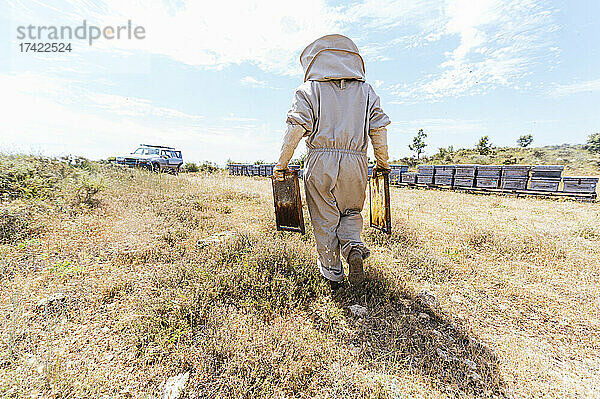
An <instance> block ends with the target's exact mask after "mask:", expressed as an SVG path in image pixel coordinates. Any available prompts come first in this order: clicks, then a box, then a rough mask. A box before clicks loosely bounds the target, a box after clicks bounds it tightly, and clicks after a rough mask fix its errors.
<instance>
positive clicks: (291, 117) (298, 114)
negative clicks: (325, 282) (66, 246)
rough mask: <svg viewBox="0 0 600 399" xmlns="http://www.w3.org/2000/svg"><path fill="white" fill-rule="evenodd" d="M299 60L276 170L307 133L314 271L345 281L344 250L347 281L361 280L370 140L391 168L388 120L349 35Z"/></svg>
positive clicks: (318, 45) (328, 40)
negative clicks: (300, 76) (299, 80)
mask: <svg viewBox="0 0 600 399" xmlns="http://www.w3.org/2000/svg"><path fill="white" fill-rule="evenodd" d="M300 62H301V64H302V67H303V69H304V83H303V84H302V85H301V86H300V87H298V88H297V89H296V93H295V95H294V100H293V103H292V108H291V109H290V111H289V112H288V114H287V124H288V128H287V133H286V135H285V138H284V144H283V147H282V149H281V155H280V158H279V162H278V164H277V166H276V167H275V170H276V174H277V173H278V172H279V171H281V170H285V169H286V168H287V165H288V162H289V160H290V159H291V157H292V155H293V153H294V149H295V148H296V146H297V145H298V143H299V141H300V139H301V138H302V137H306V146H307V149H308V155H307V157H306V162H305V172H304V187H305V191H306V201H307V203H308V210H309V213H310V217H311V223H312V226H313V230H314V233H315V240H316V243H317V252H318V254H319V257H318V265H319V269H320V271H321V273H322V275H323V276H324V277H325V278H327V279H329V280H330V281H332V282H340V281H342V280H343V279H344V269H343V267H342V263H341V261H340V253H341V255H342V256H343V257H344V258H345V259H347V260H348V263H349V265H350V274H349V280H350V281H351V282H353V283H356V282H360V281H362V278H363V259H366V258H367V257H368V256H369V254H370V252H369V249H368V248H367V247H366V246H365V244H364V243H363V241H362V240H361V237H360V233H361V230H362V224H363V220H362V216H361V211H362V209H363V205H364V202H365V190H366V185H367V146H368V140H369V138H370V139H371V142H372V144H373V149H374V153H375V157H376V159H377V167H378V168H381V169H389V165H388V155H387V137H386V135H387V131H386V129H385V127H386V126H387V125H388V124H389V123H390V120H389V118H388V116H387V115H386V114H385V113H384V112H383V110H382V109H381V107H380V105H379V96H378V95H377V94H375V91H374V90H373V88H372V87H371V85H369V84H368V83H366V82H365V68H364V62H363V59H362V57H361V56H360V55H359V53H358V48H357V47H356V45H355V44H354V42H352V40H350V39H349V38H347V37H345V36H342V35H327V36H323V37H322V38H320V39H317V40H315V41H314V42H313V43H311V44H310V45H309V46H308V47H306V48H305V49H304V51H303V52H302V54H301V55H300ZM279 173H280V172H279ZM333 285H335V284H333Z"/></svg>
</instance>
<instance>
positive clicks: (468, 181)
mask: <svg viewBox="0 0 600 399" xmlns="http://www.w3.org/2000/svg"><path fill="white" fill-rule="evenodd" d="M474 182H475V179H474V178H473V177H463V176H454V187H473V183H474Z"/></svg>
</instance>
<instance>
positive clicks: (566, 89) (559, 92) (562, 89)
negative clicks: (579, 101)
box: [550, 79, 600, 97]
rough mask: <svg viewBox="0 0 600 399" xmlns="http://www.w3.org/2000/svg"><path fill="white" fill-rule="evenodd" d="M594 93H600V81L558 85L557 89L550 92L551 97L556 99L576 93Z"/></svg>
mask: <svg viewBox="0 0 600 399" xmlns="http://www.w3.org/2000/svg"><path fill="white" fill-rule="evenodd" d="M593 91H600V79H597V80H588V81H585V82H577V83H571V84H567V85H557V86H556V87H554V88H553V89H551V90H550V95H552V96H554V97H563V96H570V95H572V94H576V93H583V92H593Z"/></svg>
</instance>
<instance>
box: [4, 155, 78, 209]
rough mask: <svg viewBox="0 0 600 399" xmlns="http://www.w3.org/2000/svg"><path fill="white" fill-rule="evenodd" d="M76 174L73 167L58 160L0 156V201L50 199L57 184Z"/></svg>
mask: <svg viewBox="0 0 600 399" xmlns="http://www.w3.org/2000/svg"><path fill="white" fill-rule="evenodd" d="M75 175H76V172H75V170H74V168H72V167H70V166H69V165H67V164H65V163H64V162H59V161H57V160H53V159H47V158H42V157H32V156H21V155H18V156H3V155H0V198H3V199H5V200H10V199H17V198H29V199H46V198H50V197H53V196H54V195H55V193H56V191H57V185H58V184H59V182H61V181H62V180H64V179H65V178H67V177H71V176H75Z"/></svg>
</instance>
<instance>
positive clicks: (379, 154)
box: [369, 127, 391, 171]
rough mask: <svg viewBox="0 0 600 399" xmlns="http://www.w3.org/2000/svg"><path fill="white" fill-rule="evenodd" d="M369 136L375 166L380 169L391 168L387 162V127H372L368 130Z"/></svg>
mask: <svg viewBox="0 0 600 399" xmlns="http://www.w3.org/2000/svg"><path fill="white" fill-rule="evenodd" d="M369 137H370V138H371V144H373V153H374V154H375V160H376V161H377V165H376V166H375V167H376V168H377V169H380V170H388V171H389V170H391V168H390V164H389V163H388V160H389V156H388V145H387V129H386V128H385V127H380V128H379V129H373V130H371V131H369Z"/></svg>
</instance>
